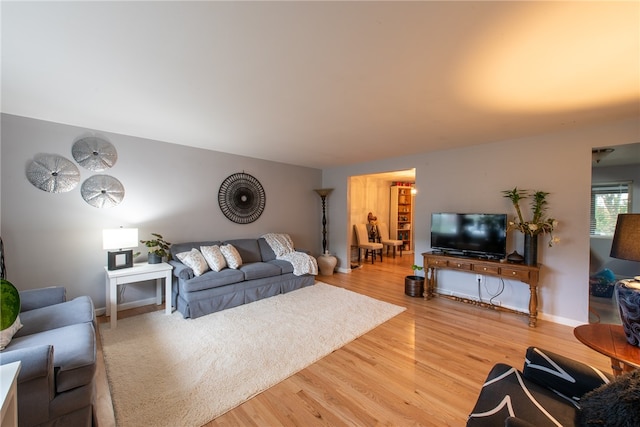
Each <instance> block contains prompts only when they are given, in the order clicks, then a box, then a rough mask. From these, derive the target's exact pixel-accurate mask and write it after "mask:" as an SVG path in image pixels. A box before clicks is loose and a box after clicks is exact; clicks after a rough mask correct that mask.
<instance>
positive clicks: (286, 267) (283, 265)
mask: <svg viewBox="0 0 640 427" xmlns="http://www.w3.org/2000/svg"><path fill="white" fill-rule="evenodd" d="M268 263H269V264H273V265H277V266H278V268H280V271H281V273H282V274H288V273H293V264H291V263H290V262H289V261H285V260H283V259H274V260H271V261H268Z"/></svg>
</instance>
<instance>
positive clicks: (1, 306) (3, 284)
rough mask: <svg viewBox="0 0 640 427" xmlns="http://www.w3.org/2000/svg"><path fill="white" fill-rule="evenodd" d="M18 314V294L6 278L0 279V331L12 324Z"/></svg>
mask: <svg viewBox="0 0 640 427" xmlns="http://www.w3.org/2000/svg"><path fill="white" fill-rule="evenodd" d="M18 314H20V294H19V293H18V290H17V289H16V287H15V286H13V285H12V284H11V282H9V281H8V280H5V279H0V331H4V330H5V329H7V328H8V327H9V326H11V325H13V322H15V321H16V318H17V317H18Z"/></svg>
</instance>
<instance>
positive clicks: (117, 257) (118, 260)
mask: <svg viewBox="0 0 640 427" xmlns="http://www.w3.org/2000/svg"><path fill="white" fill-rule="evenodd" d="M131 267H133V249H130V250H128V251H113V252H112V251H109V252H107V270H119V269H121V268H131Z"/></svg>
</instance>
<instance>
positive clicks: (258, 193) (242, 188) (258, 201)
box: [218, 172, 266, 224]
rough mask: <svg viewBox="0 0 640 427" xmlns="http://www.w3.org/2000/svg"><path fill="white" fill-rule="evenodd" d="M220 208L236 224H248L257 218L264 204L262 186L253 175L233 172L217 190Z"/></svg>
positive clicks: (264, 197) (264, 196)
mask: <svg viewBox="0 0 640 427" xmlns="http://www.w3.org/2000/svg"><path fill="white" fill-rule="evenodd" d="M218 204H219V205H220V210H221V211H222V213H223V214H224V216H226V217H227V218H228V219H230V220H231V221H233V222H235V223H237V224H249V223H251V222H253V221H255V220H257V219H258V218H259V217H260V215H262V212H263V211H264V207H265V204H266V194H265V192H264V188H262V185H261V184H260V181H258V180H257V179H256V178H254V177H253V176H251V175H249V174H246V173H244V172H242V173H234V174H233V175H231V176H229V177H227V178H226V179H225V180H224V181H222V184H221V185H220V190H219V191H218Z"/></svg>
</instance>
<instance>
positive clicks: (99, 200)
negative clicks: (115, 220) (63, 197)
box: [80, 175, 124, 208]
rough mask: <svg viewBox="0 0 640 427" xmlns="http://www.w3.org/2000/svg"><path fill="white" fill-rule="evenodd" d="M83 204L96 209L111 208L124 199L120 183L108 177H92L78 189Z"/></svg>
mask: <svg viewBox="0 0 640 427" xmlns="http://www.w3.org/2000/svg"><path fill="white" fill-rule="evenodd" d="M80 193H81V194H82V198H83V199H84V201H85V202H87V203H89V204H90V205H91V206H93V207H96V208H111V207H113V206H117V205H119V204H120V202H122V199H124V187H123V186H122V183H120V181H118V180H117V179H115V178H114V177H112V176H109V175H94V176H92V177H90V178H87V179H86V180H85V181H84V182H83V183H82V187H80Z"/></svg>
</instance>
